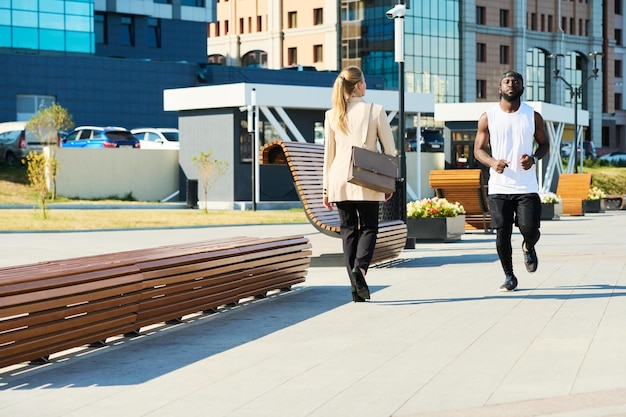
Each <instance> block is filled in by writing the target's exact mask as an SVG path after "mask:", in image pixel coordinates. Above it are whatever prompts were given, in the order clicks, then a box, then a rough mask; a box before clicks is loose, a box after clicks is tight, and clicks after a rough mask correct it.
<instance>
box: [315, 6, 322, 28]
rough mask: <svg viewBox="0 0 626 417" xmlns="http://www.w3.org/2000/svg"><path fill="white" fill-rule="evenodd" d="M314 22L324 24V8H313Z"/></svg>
mask: <svg viewBox="0 0 626 417" xmlns="http://www.w3.org/2000/svg"><path fill="white" fill-rule="evenodd" d="M313 24H314V25H316V26H317V25H323V24H324V9H313Z"/></svg>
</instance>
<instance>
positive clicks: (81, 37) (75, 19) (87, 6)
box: [0, 0, 95, 54]
mask: <svg viewBox="0 0 626 417" xmlns="http://www.w3.org/2000/svg"><path fill="white" fill-rule="evenodd" d="M93 17H94V0H0V48H14V49H33V50H42V51H58V52H76V53H86V54H93V53H94V51H95V37H94V27H93V22H94V18H93Z"/></svg>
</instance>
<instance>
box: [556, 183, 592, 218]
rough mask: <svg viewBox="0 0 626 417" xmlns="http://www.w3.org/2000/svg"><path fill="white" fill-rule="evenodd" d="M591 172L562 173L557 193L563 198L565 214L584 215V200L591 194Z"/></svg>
mask: <svg viewBox="0 0 626 417" xmlns="http://www.w3.org/2000/svg"><path fill="white" fill-rule="evenodd" d="M590 187H591V174H561V175H560V176H559V183H558V185H557V189H556V194H557V195H558V196H559V197H560V198H561V204H562V207H563V214H565V215H570V216H584V215H585V213H584V209H583V200H586V199H587V196H588V195H589V188H590Z"/></svg>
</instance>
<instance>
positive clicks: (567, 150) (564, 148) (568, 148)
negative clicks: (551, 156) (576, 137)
mask: <svg viewBox="0 0 626 417" xmlns="http://www.w3.org/2000/svg"><path fill="white" fill-rule="evenodd" d="M583 151H584V153H583V158H592V159H596V158H597V157H598V154H597V153H596V146H595V145H594V144H593V142H592V141H590V140H584V141H583ZM571 153H572V142H562V143H561V156H564V157H568V156H570V155H571ZM577 153H580V150H578V151H577Z"/></svg>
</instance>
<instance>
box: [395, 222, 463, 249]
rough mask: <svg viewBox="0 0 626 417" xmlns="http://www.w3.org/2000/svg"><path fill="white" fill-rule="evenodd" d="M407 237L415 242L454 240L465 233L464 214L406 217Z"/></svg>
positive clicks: (459, 238)
mask: <svg viewBox="0 0 626 417" xmlns="http://www.w3.org/2000/svg"><path fill="white" fill-rule="evenodd" d="M406 225H407V237H409V238H413V239H415V242H416V243H428V242H456V241H458V240H461V236H463V234H465V215H459V216H456V217H428V218H409V219H406Z"/></svg>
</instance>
